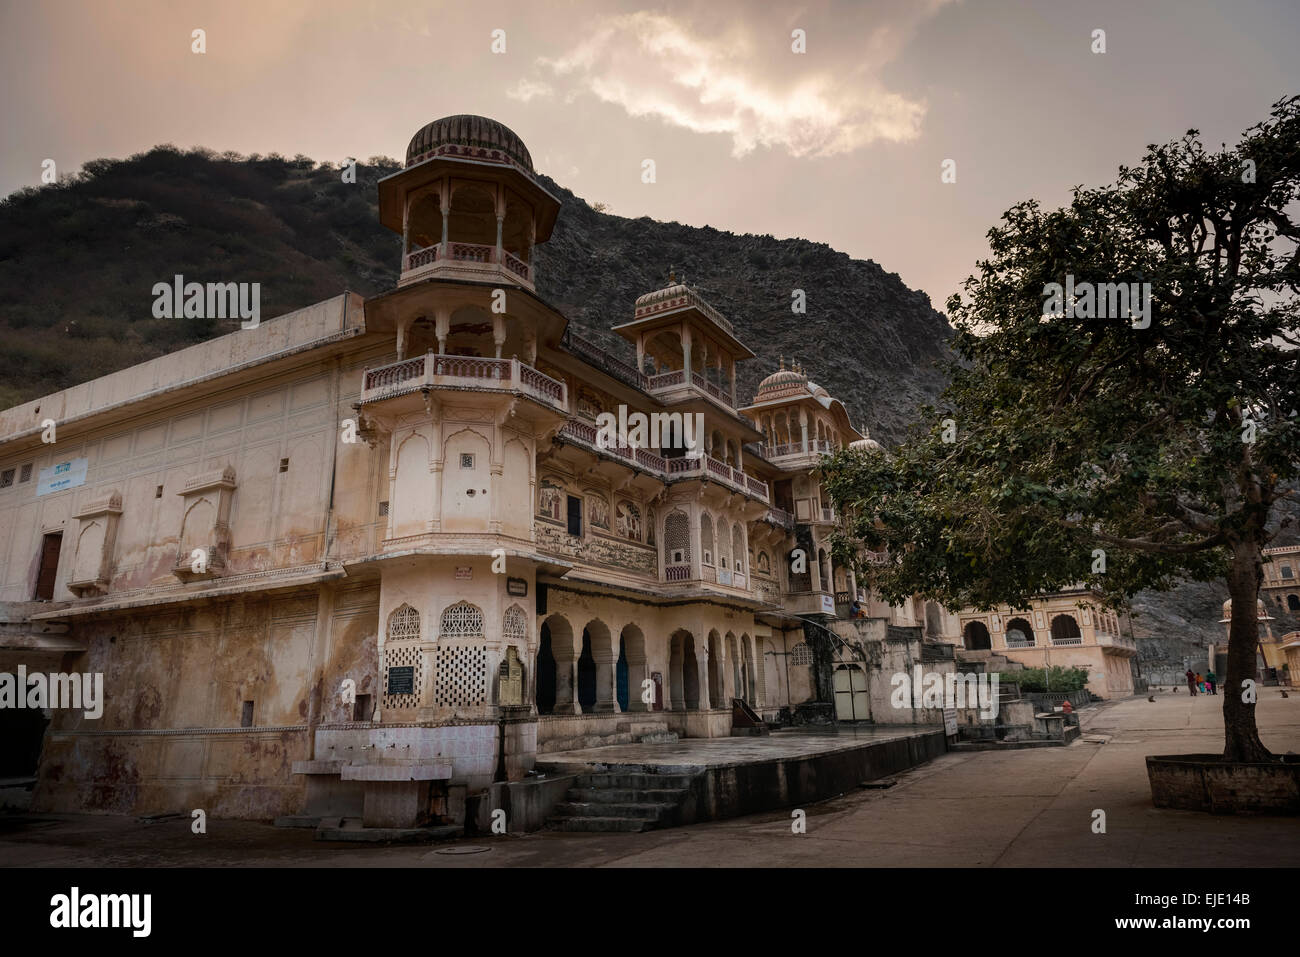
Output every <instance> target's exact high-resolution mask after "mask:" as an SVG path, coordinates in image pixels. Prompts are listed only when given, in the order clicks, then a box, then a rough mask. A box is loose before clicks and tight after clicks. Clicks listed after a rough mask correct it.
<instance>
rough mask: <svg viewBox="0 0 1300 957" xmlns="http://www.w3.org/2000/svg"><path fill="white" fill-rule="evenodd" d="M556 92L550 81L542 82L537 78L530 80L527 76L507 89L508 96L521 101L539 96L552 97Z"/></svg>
mask: <svg viewBox="0 0 1300 957" xmlns="http://www.w3.org/2000/svg"><path fill="white" fill-rule="evenodd" d="M554 94H555V90H554V89H552V87H551V85H550V84H549V83H541V82H538V81H537V80H530V79H528V78H527V77H524V78H523V79H521V80H520V81H519V82H518V83H516V84H515V85H514V86H513V87H511V88H510V89H508V90H506V96H508V97H510V99H512V100H518V101H519V102H520V103H527V102H529V101H530V100H534V99H536V98H537V97H539V96H540V97H546V98H550V97H551V96H553V95H554Z"/></svg>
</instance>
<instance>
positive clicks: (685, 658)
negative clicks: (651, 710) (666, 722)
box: [668, 629, 700, 711]
mask: <svg viewBox="0 0 1300 957" xmlns="http://www.w3.org/2000/svg"><path fill="white" fill-rule="evenodd" d="M668 644H669V652H668V695H669V701H670V702H671V706H672V709H673V710H674V711H681V710H687V711H691V710H695V709H697V708H699V706H700V666H699V663H698V662H697V661H696V659H695V636H694V635H692V634H691V633H690V632H689V631H686V630H685V629H681V630H679V631H675V632H673V634H672V637H671V638H670V639H669V643H668Z"/></svg>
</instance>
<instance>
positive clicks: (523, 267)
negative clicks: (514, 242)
mask: <svg viewBox="0 0 1300 957" xmlns="http://www.w3.org/2000/svg"><path fill="white" fill-rule="evenodd" d="M501 259H502V262H503V263H504V264H505V267H506V268H507V269H509V270H510V271H511V272H512V273H514V274H515V275H516V276H522V277H523V278H524V279H531V278H532V275H531V273H532V271H531V270H530V269H529V267H528V263H526V262H524V261H523V260H522V259H520V258H519V257H518V256H516V255H515V254H514V253H510V252H506V251H505V250H502V252H501Z"/></svg>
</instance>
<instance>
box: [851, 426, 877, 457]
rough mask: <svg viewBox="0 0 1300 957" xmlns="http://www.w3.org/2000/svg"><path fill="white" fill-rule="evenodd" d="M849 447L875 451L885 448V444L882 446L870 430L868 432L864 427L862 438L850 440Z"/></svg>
mask: <svg viewBox="0 0 1300 957" xmlns="http://www.w3.org/2000/svg"><path fill="white" fill-rule="evenodd" d="M849 448H851V449H861V450H862V451H864V452H875V451H877V450H879V449H881V448H883V446H881V444H880V443H879V442H877V441H876V440H875V439H873V438H872V437H871V433H870V432H868V431H867V430H866V429H862V438H860V439H858V440H856V441H854V442H850V443H849Z"/></svg>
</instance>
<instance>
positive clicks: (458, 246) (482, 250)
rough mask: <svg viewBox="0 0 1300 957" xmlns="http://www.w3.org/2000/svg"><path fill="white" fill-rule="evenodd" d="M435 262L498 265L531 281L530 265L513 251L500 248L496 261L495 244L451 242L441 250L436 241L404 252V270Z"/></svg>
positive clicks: (419, 267) (526, 280)
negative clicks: (499, 254)
mask: <svg viewBox="0 0 1300 957" xmlns="http://www.w3.org/2000/svg"><path fill="white" fill-rule="evenodd" d="M435 263H476V264H478V265H482V266H492V265H498V266H500V267H502V268H503V269H504V270H505V271H507V272H511V273H514V274H515V275H516V276H518V277H519V278H520V279H523V280H524V281H525V282H527V283H529V284H531V283H532V281H533V271H532V267H531V266H529V265H528V263H526V262H524V261H523V260H522V259H520V258H519V257H518V256H516V255H515V254H514V253H511V252H509V251H507V250H504V249H503V250H501V257H500V260H499V261H498V258H497V248H496V246H488V245H485V244H483V243H452V242H449V243H447V245H446V252H445V253H444V251H443V245H442V244H441V243H438V244H437V245H434V246H428V247H426V248H424V249H417V250H415V251H414V252H411V253H407V254H406V268H405V271H406V272H410V271H412V270H415V269H423V268H424V267H426V266H432V265H434V264H435Z"/></svg>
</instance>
